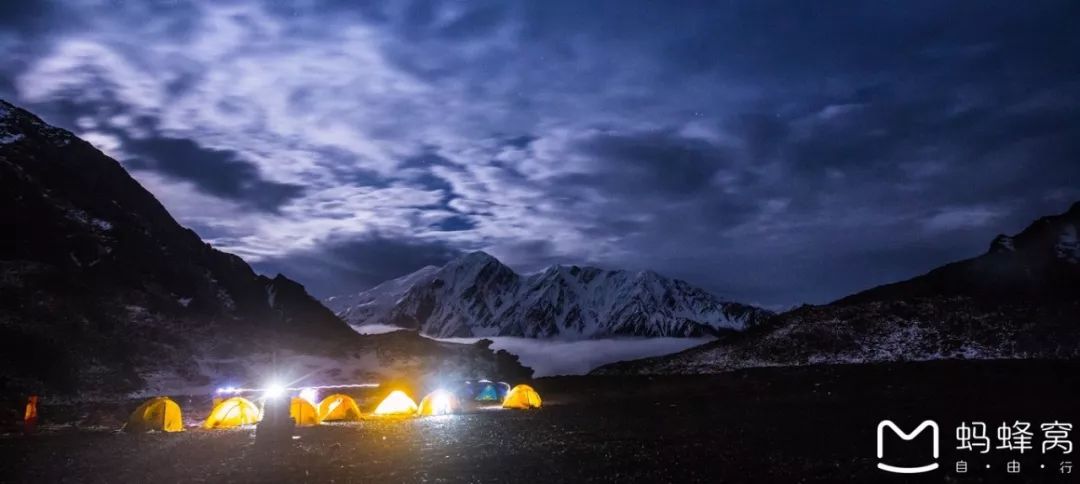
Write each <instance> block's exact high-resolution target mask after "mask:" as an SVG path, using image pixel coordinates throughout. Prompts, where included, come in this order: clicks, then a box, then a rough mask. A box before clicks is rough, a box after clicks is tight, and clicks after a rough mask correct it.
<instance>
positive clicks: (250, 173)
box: [124, 137, 304, 211]
mask: <svg viewBox="0 0 1080 484" xmlns="http://www.w3.org/2000/svg"><path fill="white" fill-rule="evenodd" d="M124 149H125V150H128V151H129V152H130V153H131V154H132V157H131V158H129V159H128V160H127V161H126V164H127V166H129V167H130V168H132V169H135V170H154V171H157V172H160V173H162V174H164V175H168V176H172V177H175V178H178V179H181V180H185V181H189V182H192V183H194V184H195V186H196V187H198V188H199V189H200V190H202V191H204V192H206V193H209V194H211V195H216V196H219V197H222V198H226V199H230V200H236V201H238V202H241V203H244V204H250V205H251V206H253V207H255V208H258V209H260V210H270V211H274V210H277V209H278V208H279V207H281V205H283V204H284V203H286V202H288V201H289V200H291V199H293V198H296V197H298V196H300V194H301V193H303V190H304V187H302V186H299V185H293V184H288V183H276V182H272V181H268V180H265V179H263V178H262V176H261V175H260V174H259V171H258V169H257V168H256V167H255V165H253V164H252V163H250V162H247V161H244V160H243V159H241V158H240V157H239V155H237V154H236V153H234V152H231V151H228V150H217V149H211V148H204V147H202V146H199V144H198V143H196V142H194V141H192V140H188V139H175V138H165V137H153V138H142V139H127V140H126V141H125V142H124Z"/></svg>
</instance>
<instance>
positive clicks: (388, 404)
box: [375, 390, 416, 415]
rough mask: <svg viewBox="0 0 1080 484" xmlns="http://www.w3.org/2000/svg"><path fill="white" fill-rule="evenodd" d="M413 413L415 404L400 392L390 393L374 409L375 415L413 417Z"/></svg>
mask: <svg viewBox="0 0 1080 484" xmlns="http://www.w3.org/2000/svg"><path fill="white" fill-rule="evenodd" d="M415 413H416V402H414V401H413V399H411V398H409V396H408V395H406V394H405V392H403V391H401V390H394V391H392V392H390V395H387V396H386V398H384V399H383V401H382V403H380V404H379V406H378V407H375V415H413V414H415Z"/></svg>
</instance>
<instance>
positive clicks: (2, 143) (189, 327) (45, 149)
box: [0, 100, 520, 396]
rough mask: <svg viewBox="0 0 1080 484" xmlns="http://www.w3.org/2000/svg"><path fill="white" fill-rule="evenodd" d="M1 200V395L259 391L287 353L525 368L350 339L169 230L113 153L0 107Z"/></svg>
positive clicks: (337, 377) (421, 344)
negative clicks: (207, 388) (252, 386)
mask: <svg viewBox="0 0 1080 484" xmlns="http://www.w3.org/2000/svg"><path fill="white" fill-rule="evenodd" d="M0 201H2V202H3V203H2V204H0V225H2V226H3V227H5V229H7V230H6V231H5V234H7V237H8V238H7V240H6V241H7V242H8V243H5V244H2V245H0V396H6V395H12V394H20V395H25V394H27V393H38V392H48V393H49V394H52V395H56V394H60V393H80V394H86V393H87V392H101V393H103V394H107V395H122V394H124V393H125V392H129V391H131V392H139V391H150V392H159V393H170V392H176V391H180V389H183V388H193V387H199V386H202V385H212V384H214V383H215V379H218V378H222V379H225V378H227V379H230V380H231V381H232V382H234V384H238V383H240V382H249V383H258V382H257V381H254V380H253V379H254V378H259V379H261V378H264V376H261V375H260V371H259V370H265V369H266V367H269V366H272V365H275V364H276V363H275V362H277V363H282V364H283V365H288V362H289V361H291V360H297V364H296V365H295V367H294V368H293V370H294V371H297V372H301V374H306V375H309V376H311V377H312V378H315V379H317V380H318V382H319V383H329V382H336V381H341V380H344V381H355V380H356V379H357V378H361V377H368V376H370V375H371V374H373V373H379V372H382V373H383V374H395V373H396V372H398V371H402V372H404V371H409V372H412V371H419V372H426V371H429V370H430V371H440V372H445V371H446V370H447V369H450V368H451V367H452V366H453V365H454V364H459V363H460V364H461V365H462V366H470V365H474V364H475V365H476V367H474V368H465V369H463V370H462V374H463V375H465V376H468V375H472V374H491V375H495V374H496V373H497V371H496V370H498V368H500V367H502V368H512V367H515V366H516V367H517V368H519V369H520V365H518V364H517V363H516V361H512V360H513V358H512V357H509V356H508V355H506V354H502V355H499V354H497V353H494V352H492V351H490V350H489V349H487V348H480V347H475V346H465V345H453V344H444V343H438V342H433V341H430V340H427V339H424V338H420V337H417V336H416V335H408V334H399V335H385V336H360V335H358V334H357V333H356V332H355V331H352V330H351V329H350V328H349V327H348V326H347V325H346V324H345V323H344V322H343V321H341V320H340V319H339V318H337V317H336V316H334V314H333V313H332V312H330V311H329V310H328V309H327V308H326V307H324V306H323V305H322V304H320V303H319V301H317V300H316V299H314V298H312V297H311V296H310V295H309V294H308V293H307V291H306V290H305V289H304V287H303V286H302V285H300V284H298V283H296V282H294V281H292V280H290V279H288V278H287V277H285V276H283V275H280V274H278V275H277V276H276V277H266V276H263V275H260V274H257V273H255V271H253V270H252V269H251V267H250V266H248V264H247V263H246V262H244V261H243V260H242V259H241V258H239V257H237V256H235V255H232V254H228V253H225V252H221V251H218V250H216V249H214V248H212V247H211V246H210V245H209V244H207V243H205V242H204V241H202V240H201V239H200V238H199V236H198V235H197V234H196V233H195V232H193V231H191V230H189V229H187V228H184V227H183V226H181V225H180V224H178V223H177V222H176V220H175V219H173V217H172V216H171V215H170V214H169V213H168V211H166V210H165V208H164V207H163V206H162V205H161V204H160V203H159V202H158V201H157V199H156V198H154V196H153V195H152V194H151V193H150V192H149V191H147V190H146V189H144V188H143V187H142V186H141V185H140V184H139V183H138V182H137V181H136V180H135V179H133V178H132V177H131V176H130V175H129V174H128V173H127V172H126V171H125V170H124V168H123V167H122V166H121V165H120V164H119V163H118V162H117V161H116V160H113V159H111V158H109V157H108V156H106V155H105V154H103V153H101V152H100V151H98V150H97V149H95V148H94V147H93V146H92V145H90V144H89V143H87V142H85V141H83V140H81V139H79V138H78V137H76V136H74V135H73V134H71V133H70V132H68V131H65V130H63V129H60V128H56V127H53V126H50V125H48V124H47V123H45V122H44V121H42V120H41V119H40V118H38V117H37V116H34V115H33V114H31V113H29V112H27V111H25V110H22V109H19V108H16V107H15V106H13V105H11V104H8V103H6V102H4V101H2V100H0ZM289 355H292V357H290V356H289ZM293 357H294V358H293ZM447 361H453V362H456V363H454V364H452V365H448V364H447V363H446V362H447ZM263 363H265V367H263V368H260V367H259V365H261V364H263ZM320 365H322V366H320ZM477 367H479V368H483V371H480V370H477V369H476V368H477ZM275 371H276V369H275ZM512 371H513V370H512ZM219 383H220V382H219Z"/></svg>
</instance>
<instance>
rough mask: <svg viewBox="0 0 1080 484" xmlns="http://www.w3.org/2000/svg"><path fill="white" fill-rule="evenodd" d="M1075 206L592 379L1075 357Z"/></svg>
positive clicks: (1079, 292) (1078, 259)
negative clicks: (952, 255)
mask: <svg viewBox="0 0 1080 484" xmlns="http://www.w3.org/2000/svg"><path fill="white" fill-rule="evenodd" d="M1078 229H1080V203H1074V204H1073V205H1072V206H1071V207H1070V208H1069V209H1068V210H1067V211H1066V212H1065V213H1063V214H1060V215H1054V216H1049V217H1043V218H1040V219H1039V220H1037V221H1035V222H1034V223H1032V224H1031V225H1030V226H1029V227H1028V228H1026V229H1024V230H1023V231H1022V232H1020V233H1019V234H1016V235H1015V236H1005V235H999V236H998V237H997V238H995V239H994V241H993V242H992V243H991V244H990V249H989V251H988V252H987V253H985V254H983V255H980V256H978V257H975V258H971V259H967V260H963V261H960V262H954V263H951V264H947V265H944V266H942V267H940V268H937V269H934V270H932V271H930V272H929V273H927V274H925V275H922V276H918V277H915V278H912V279H909V280H906V281H902V282H897V283H893V284H887V285H883V286H879V287H876V288H873V289H870V290H867V291H863V292H860V293H858V294H854V295H852V296H848V297H845V298H843V299H840V300H838V301H836V302H834V303H831V304H826V305H822V306H809V305H808V306H803V307H800V308H796V309H794V310H791V311H788V312H786V313H783V314H779V315H777V316H775V317H773V318H770V319H768V320H766V321H765V322H763V323H762V324H761V325H759V326H757V327H754V328H751V329H750V330H748V331H746V332H744V333H738V334H730V335H726V336H724V337H722V338H721V339H719V340H718V341H716V342H713V343H709V344H706V345H702V346H700V347H697V348H692V349H689V350H687V351H684V352H682V353H678V354H675V355H668V356H661V357H656V358H649V359H644V360H637V361H629V362H620V363H615V364H612V365H608V366H605V367H601V368H598V369H597V370H595V372H596V373H601V374H623V373H712V372H719V371H727V370H731V369H737V368H746V367H755V366H777V365H807V364H819V363H864V362H882V361H911V360H937V359H998V358H1052V359H1059V358H1064V359H1074V358H1077V357H1080V244H1078V243H1077V230H1078Z"/></svg>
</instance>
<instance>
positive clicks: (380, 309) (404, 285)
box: [323, 266, 439, 324]
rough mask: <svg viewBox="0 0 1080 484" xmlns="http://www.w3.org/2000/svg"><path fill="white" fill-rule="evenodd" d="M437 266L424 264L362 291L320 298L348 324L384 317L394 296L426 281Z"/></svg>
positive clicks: (397, 298) (398, 297)
mask: <svg viewBox="0 0 1080 484" xmlns="http://www.w3.org/2000/svg"><path fill="white" fill-rule="evenodd" d="M437 272H439V268H438V267H435V266H425V267H424V268H422V269H420V270H418V271H416V272H413V273H411V274H406V275H404V276H401V277H399V278H397V279H391V280H389V281H386V282H384V283H382V284H379V285H378V286H375V287H373V288H371V289H368V290H366V291H363V292H360V293H357V294H349V295H344V296H331V297H329V298H326V299H324V300H323V304H325V305H326V307H328V308H330V309H331V310H333V311H334V312H335V313H337V315H338V317H340V318H341V319H343V320H345V321H346V322H349V323H350V324H362V323H357V322H367V321H375V320H380V319H382V320H385V317H386V316H387V315H388V314H390V311H391V310H393V309H394V306H395V305H396V304H397V303H398V300H400V299H401V297H402V296H404V295H405V293H406V292H408V290H409V289H411V288H412V287H413V286H415V285H417V284H426V283H428V282H430V281H431V279H432V278H434V277H435V273H437Z"/></svg>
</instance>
